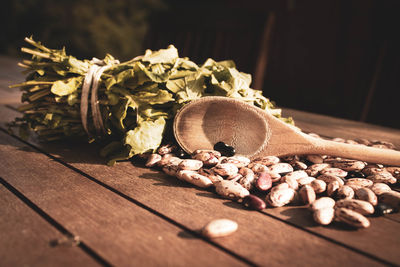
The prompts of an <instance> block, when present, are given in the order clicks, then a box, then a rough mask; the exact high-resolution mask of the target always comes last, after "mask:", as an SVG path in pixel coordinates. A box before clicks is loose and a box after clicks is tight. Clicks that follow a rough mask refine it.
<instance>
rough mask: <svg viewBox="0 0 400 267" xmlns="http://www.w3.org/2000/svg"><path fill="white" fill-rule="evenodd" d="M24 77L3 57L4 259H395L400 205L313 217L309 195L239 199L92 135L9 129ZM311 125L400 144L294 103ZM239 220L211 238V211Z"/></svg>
mask: <svg viewBox="0 0 400 267" xmlns="http://www.w3.org/2000/svg"><path fill="white" fill-rule="evenodd" d="M22 80H23V76H22V75H21V74H19V69H18V67H17V66H16V60H15V59H12V58H7V57H4V56H3V57H0V114H1V116H0V123H1V124H0V159H1V160H0V214H1V215H0V231H1V235H0V236H1V239H0V266H98V265H106V266H108V265H115V266H246V265H264V266H320V265H324V266H380V265H399V264H400V253H399V245H400V224H399V223H400V215H399V213H396V214H391V215H388V216H385V217H379V218H371V219H370V220H371V226H370V227H369V228H367V229H362V230H354V229H351V228H346V227H343V226H340V225H339V226H338V225H332V226H327V227H322V226H317V225H316V224H315V223H314V222H313V220H312V218H311V215H310V213H309V212H308V211H307V210H306V208H305V207H296V206H290V207H284V208H275V209H271V208H268V209H265V210H263V211H262V212H257V211H249V210H246V209H243V208H242V206H241V205H240V204H238V203H235V202H232V201H228V200H225V199H221V198H219V197H218V196H217V195H216V194H215V193H213V191H212V190H202V189H198V188H195V187H193V186H191V185H189V184H185V183H183V182H182V181H179V180H177V179H175V178H174V177H169V176H167V175H165V174H163V173H161V172H159V171H156V170H153V169H148V168H144V167H143V166H141V165H140V164H136V163H132V162H129V161H126V162H120V163H118V164H117V165H116V166H115V167H108V166H106V165H105V161H104V159H103V158H101V157H100V156H98V148H97V147H95V146H94V145H89V144H86V143H68V144H67V143H63V142H57V143H50V144H46V143H40V142H37V141H36V140H35V139H34V138H32V139H29V140H28V141H24V140H21V139H20V138H19V137H17V136H14V135H11V134H9V133H8V132H7V130H6V126H5V123H6V122H9V121H11V120H12V119H13V118H15V117H16V116H19V113H18V112H17V111H16V110H15V106H16V105H17V104H18V103H19V97H20V93H19V91H18V90H16V89H9V88H8V87H7V86H8V85H9V84H12V83H15V82H19V81H22ZM284 114H285V115H291V116H293V117H294V119H295V121H296V122H297V125H298V126H299V127H300V128H302V129H303V130H304V131H311V132H315V133H318V134H321V135H323V136H331V137H342V138H356V137H364V138H367V139H379V140H386V141H389V142H393V143H395V144H396V145H397V147H400V131H399V130H395V129H388V128H383V127H378V126H373V125H368V124H364V123H359V122H353V121H348V120H343V119H336V118H331V117H326V116H321V115H316V114H310V113H305V112H300V111H295V110H290V109H285V110H284ZM216 218H228V219H233V220H235V221H236V222H238V224H239V229H238V231H237V232H236V233H234V234H233V235H231V236H228V237H223V238H219V239H214V240H207V239H205V238H203V237H201V236H200V235H199V232H198V231H199V229H201V227H202V226H203V225H204V224H206V223H207V222H209V221H210V220H212V219H216Z"/></svg>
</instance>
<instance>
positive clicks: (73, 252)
mask: <svg viewBox="0 0 400 267" xmlns="http://www.w3.org/2000/svg"><path fill="white" fill-rule="evenodd" d="M0 203H1V205H0V214H1V216H0V232H1V240H2V241H1V242H0V265H2V266H28V265H29V266H99V265H100V264H99V263H97V262H96V261H95V260H94V259H93V258H91V257H90V256H89V255H87V254H86V253H85V252H84V251H82V250H81V249H80V248H79V247H77V246H71V245H59V246H51V245H50V242H51V241H53V240H63V239H65V238H66V237H65V235H63V234H62V233H60V232H59V231H57V230H56V229H55V228H54V227H53V226H52V225H51V224H49V223H48V222H46V221H45V220H44V219H43V218H41V217H40V216H39V215H38V214H37V213H35V212H34V211H33V210H32V209H31V208H29V207H28V206H27V205H26V204H24V203H23V202H22V201H21V200H20V199H18V198H17V197H16V196H15V195H14V194H13V193H11V192H10V191H9V190H7V189H6V188H5V187H4V186H3V185H2V184H0ZM22 255H23V256H22Z"/></svg>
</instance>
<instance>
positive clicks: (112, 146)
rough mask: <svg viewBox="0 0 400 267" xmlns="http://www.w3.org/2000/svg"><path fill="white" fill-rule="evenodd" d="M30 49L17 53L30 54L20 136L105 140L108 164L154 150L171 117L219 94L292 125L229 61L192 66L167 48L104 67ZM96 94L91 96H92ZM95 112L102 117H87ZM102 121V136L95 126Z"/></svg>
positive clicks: (19, 121)
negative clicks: (93, 82)
mask: <svg viewBox="0 0 400 267" xmlns="http://www.w3.org/2000/svg"><path fill="white" fill-rule="evenodd" d="M25 40H26V42H27V43H28V44H30V45H31V46H33V48H22V51H23V52H25V53H28V54H31V55H32V58H31V60H24V61H23V62H22V63H20V66H21V67H24V68H25V69H26V70H25V72H26V74H27V78H26V81H25V82H23V83H20V84H15V85H12V87H20V88H21V90H22V91H23V94H22V102H24V104H23V105H21V106H20V107H19V110H20V111H21V112H23V116H22V118H18V119H16V121H15V122H14V123H13V125H18V126H19V129H20V134H21V135H22V136H26V135H27V134H28V133H29V131H31V130H33V131H34V132H36V133H37V134H38V136H39V137H40V138H41V139H43V140H46V141H51V140H59V139H64V138H71V137H77V138H87V137H89V141H96V140H99V139H101V140H103V141H104V140H105V142H107V143H108V144H107V145H106V146H105V147H104V148H103V150H102V151H101V154H102V155H103V156H106V157H107V158H108V160H109V164H110V165H113V164H115V162H116V161H117V160H123V159H129V158H131V157H132V156H134V155H137V154H142V153H145V152H152V151H155V150H156V149H157V148H158V147H159V146H160V144H161V142H162V141H163V138H168V136H171V133H170V131H171V130H170V129H171V127H170V125H171V122H172V120H173V118H174V115H175V113H176V111H177V110H178V109H179V108H180V107H182V106H183V105H185V104H186V103H189V102H190V101H192V100H195V99H198V98H201V97H203V96H210V95H218V96H226V97H232V98H239V99H242V100H243V101H246V102H248V103H250V104H252V105H255V106H257V107H259V108H261V109H263V110H269V111H270V112H271V113H272V114H274V115H275V116H276V117H278V118H280V119H282V120H284V121H285V122H288V123H291V124H293V121H292V119H291V118H281V110H280V109H277V108H276V107H275V105H274V104H273V103H272V102H270V101H269V99H267V98H265V97H264V96H263V95H262V92H261V91H258V90H254V89H251V88H250V87H249V86H250V83H251V75H250V74H246V73H242V72H239V71H238V70H237V69H236V67H235V64H234V62H233V61H229V60H227V61H221V62H216V61H214V60H212V59H207V60H206V61H205V62H204V63H203V64H202V65H200V66H199V65H197V64H195V63H194V62H192V61H190V60H189V59H188V58H180V57H179V56H178V51H177V49H176V48H175V47H174V46H173V45H170V46H169V47H168V48H167V49H161V50H158V51H151V50H147V51H146V52H145V54H144V55H142V56H139V57H136V58H134V59H132V60H129V61H127V62H123V63H119V62H117V61H116V60H115V59H114V58H113V57H112V56H111V55H106V57H105V58H104V59H103V60H98V59H93V60H78V59H77V58H75V57H73V56H70V55H67V54H66V52H65V49H61V50H55V49H49V48H47V47H45V46H43V45H42V44H41V43H40V42H35V41H34V40H33V39H32V38H26V39H25ZM96 64H100V65H105V66H107V68H106V69H105V70H104V72H102V74H100V77H99V81H98V89H97V90H96V93H97V95H98V100H97V101H96V102H95V105H94V106H93V105H90V104H89V105H87V104H86V103H85V104H84V105H87V107H86V109H88V115H87V118H86V116H84V117H85V120H87V121H86V124H87V127H86V128H87V131H86V130H85V127H83V125H82V116H81V114H82V113H81V110H82V106H81V105H82V102H87V101H84V100H85V99H84V98H83V97H82V87H83V84H84V83H85V77H87V73H88V72H90V70H91V68H92V67H93V65H96ZM91 94H93V91H92V92H91ZM95 108H97V109H98V110H99V113H98V114H99V116H100V118H96V116H93V115H92V113H93V112H92V110H93V109H95ZM96 122H97V123H98V122H101V124H102V125H103V127H102V129H103V134H102V135H101V136H99V135H98V134H94V133H95V132H96V129H97V128H96V127H95V124H96Z"/></svg>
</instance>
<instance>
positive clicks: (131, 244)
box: [0, 132, 245, 266]
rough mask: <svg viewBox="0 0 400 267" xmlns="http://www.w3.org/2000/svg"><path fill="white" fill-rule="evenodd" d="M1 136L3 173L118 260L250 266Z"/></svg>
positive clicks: (122, 263) (99, 250) (148, 263)
mask: <svg viewBox="0 0 400 267" xmlns="http://www.w3.org/2000/svg"><path fill="white" fill-rule="evenodd" d="M0 140H1V141H0V143H1V145H0V158H2V161H1V162H0V176H1V177H2V178H3V179H5V180H6V181H7V182H8V183H10V184H12V185H13V186H14V187H15V188H17V190H18V191H20V192H21V193H22V194H24V195H25V196H26V197H28V198H29V199H31V200H32V201H33V202H34V203H35V204H36V205H38V206H39V207H40V208H41V209H43V210H44V211H45V212H46V213H47V214H49V216H51V217H52V218H54V219H55V220H57V221H58V222H59V223H61V224H62V225H63V226H64V227H65V228H66V229H68V230H69V231H70V232H71V233H73V234H74V235H75V236H79V237H80V238H81V240H82V241H84V242H85V243H86V244H87V245H88V246H90V247H92V248H93V249H94V250H95V251H96V252H97V253H98V254H99V255H101V256H102V257H103V258H105V259H106V260H107V261H109V262H111V263H112V264H113V265H118V266H131V265H132V264H133V265H137V266H143V265H146V266H156V265H158V266H159V265H173V266H187V265H191V266H204V265H209V264H211V263H213V264H218V265H221V266H226V265H229V266H231V265H232V266H242V265H245V264H244V263H243V262H241V261H238V260H237V259H235V258H234V257H232V256H230V255H229V254H227V253H225V252H222V251H221V250H219V249H217V248H215V247H214V246H211V245H210V244H208V243H207V242H205V241H203V240H201V239H198V238H194V236H193V235H191V234H190V233H188V232H185V231H184V230H183V229H181V228H179V227H177V226H175V225H173V224H170V223H167V222H166V221H165V220H163V219H161V218H160V217H158V216H155V215H154V214H152V213H151V212H149V211H147V210H145V209H143V208H141V207H138V206H136V205H134V204H132V203H131V202H129V201H127V200H126V199H124V198H122V197H120V196H118V195H117V194H114V193H112V192H110V191H109V190H107V189H105V188H104V187H102V186H100V185H98V184H96V183H93V182H92V181H90V180H88V179H86V178H84V177H82V176H81V175H80V174H78V173H76V172H74V171H72V170H70V169H68V168H66V167H64V166H62V165H61V164H59V163H56V162H54V161H53V160H52V159H50V158H48V157H46V156H45V155H43V154H41V153H39V152H37V151H34V150H32V149H31V148H30V147H28V146H26V145H24V144H23V143H21V142H18V141H16V140H15V139H13V138H12V137H10V136H7V135H5V134H4V133H2V132H1V133H0ZM21 160H22V161H21ZM22 162H23V167H22V166H21V163H22ZM193 255H196V257H193Z"/></svg>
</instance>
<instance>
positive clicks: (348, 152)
mask: <svg viewBox="0 0 400 267" xmlns="http://www.w3.org/2000/svg"><path fill="white" fill-rule="evenodd" d="M173 130H174V135H175V138H176V140H177V142H178V144H179V145H180V146H181V147H182V149H183V150H185V151H186V152H187V153H189V154H190V153H193V151H195V150H196V149H213V146H214V144H215V143H217V142H219V141H222V142H224V143H226V144H228V145H231V146H233V147H234V148H235V150H236V153H237V154H240V155H243V156H247V157H249V158H255V157H260V156H266V155H275V156H287V155H301V154H323V155H331V156H338V157H344V158H355V159H359V160H364V161H367V162H375V163H382V164H389V165H400V152H398V151H394V150H388V149H378V148H372V147H366V146H361V145H351V144H343V143H338V142H333V141H327V140H322V139H318V138H314V137H311V136H309V135H307V134H304V133H303V132H301V131H300V130H299V129H298V128H296V127H293V126H291V125H288V124H286V123H284V122H283V121H281V120H279V119H277V118H276V117H274V116H273V115H271V114H270V113H269V112H267V111H264V110H262V109H260V108H258V107H255V106H253V105H250V104H247V103H246V102H244V101H242V100H238V99H233V98H228V97H220V96H210V97H203V98H200V99H198V100H195V101H192V102H191V103H189V104H187V105H185V106H184V107H183V108H181V109H180V110H179V111H178V113H177V114H176V116H175V119H174V125H173Z"/></svg>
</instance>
